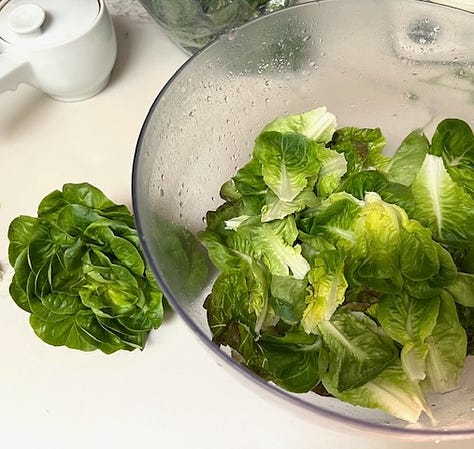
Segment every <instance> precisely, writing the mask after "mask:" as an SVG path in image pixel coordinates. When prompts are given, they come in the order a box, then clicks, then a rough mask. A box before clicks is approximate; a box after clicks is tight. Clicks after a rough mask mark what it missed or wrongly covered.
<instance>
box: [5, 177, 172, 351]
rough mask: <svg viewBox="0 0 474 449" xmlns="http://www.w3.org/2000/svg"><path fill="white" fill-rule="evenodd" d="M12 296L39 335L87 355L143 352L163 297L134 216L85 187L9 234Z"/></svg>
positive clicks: (46, 202) (71, 189)
mask: <svg viewBox="0 0 474 449" xmlns="http://www.w3.org/2000/svg"><path fill="white" fill-rule="evenodd" d="M8 238H9V240H10V245H9V260H10V263H11V265H12V266H13V267H14V269H15V274H14V276H13V279H12V282H11V285H10V294H11V296H12V298H13V299H14V300H15V302H16V303H17V304H18V306H19V307H21V308H22V309H24V310H25V311H27V312H29V313H30V314H31V315H30V324H31V326H32V328H33V330H34V331H35V333H36V334H37V335H38V336H39V337H40V338H41V339H42V340H44V341H45V342H47V343H49V344H51V345H54V346H63V345H64V346H67V347H69V348H73V349H80V350H83V351H92V350H95V349H100V350H101V351H103V352H105V353H112V352H115V351H117V350H119V349H125V350H133V349H135V348H140V349H143V347H144V345H145V342H146V339H147V336H148V333H149V331H150V330H151V329H154V328H157V327H159V326H160V324H161V322H162V319H163V303H162V300H163V296H162V293H161V291H160V289H159V288H158V285H157V284H156V281H155V279H154V278H153V275H152V273H151V271H150V270H149V269H148V267H147V265H146V262H145V259H144V256H143V254H142V251H141V247H140V243H139V239H138V235H137V231H136V230H135V224H134V220H133V217H132V215H131V214H130V212H129V211H128V209H127V208H126V207H125V206H120V205H116V204H115V203H113V202H112V201H111V200H109V199H108V198H107V197H106V196H105V195H104V194H103V193H102V192H101V191H100V190H99V189H97V188H95V187H93V186H91V185H90V184H87V183H82V184H65V185H64V186H63V189H62V191H59V190H56V191H54V192H52V193H51V194H49V195H48V196H46V197H45V198H44V199H43V200H42V202H41V203H40V205H39V207H38V217H29V216H20V217H17V218H15V219H14V220H13V221H12V223H11V224H10V227H9V231H8Z"/></svg>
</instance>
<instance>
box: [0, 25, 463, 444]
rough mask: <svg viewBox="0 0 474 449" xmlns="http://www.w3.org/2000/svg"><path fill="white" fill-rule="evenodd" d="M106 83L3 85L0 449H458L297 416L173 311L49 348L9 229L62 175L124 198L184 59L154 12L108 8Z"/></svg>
mask: <svg viewBox="0 0 474 449" xmlns="http://www.w3.org/2000/svg"><path fill="white" fill-rule="evenodd" d="M115 23H116V29H117V34H118V39H119V57H118V61H117V65H116V68H115V70H114V74H113V78H112V81H111V83H110V85H109V86H108V87H107V88H106V89H105V91H103V92H102V93H101V94H100V95H98V96H97V97H94V98H93V99H91V100H88V101H85V102H81V103H60V102H57V101H53V100H51V99H49V98H48V97H46V96H45V95H43V94H42V93H40V92H39V91H37V90H35V89H33V88H30V87H28V86H21V87H20V88H19V90H18V91H16V92H8V93H4V94H1V95H0V157H1V159H0V264H1V265H2V266H3V268H4V269H6V271H7V272H6V274H5V275H4V279H3V281H1V282H0V356H1V364H0V448H2V449H99V448H100V449H102V448H114V449H125V448H127V449H129V448H133V449H138V448H145V447H147V448H167V449H190V448H192V449H200V448H203V449H204V448H205V449H222V448H225V449H250V448H259V449H270V448H271V449H315V448H331V449H339V448H341V449H342V448H344V449H384V448H387V449H388V448H391V449H395V448H409V449H417V448H420V449H421V448H423V449H426V448H437V449H438V448H439V449H445V448H449V449H454V448H460V449H468V448H472V441H471V442H456V443H454V442H443V441H441V442H439V443H438V442H426V443H422V444H415V443H411V442H405V443H404V442H400V441H396V440H381V439H380V438H374V437H370V436H368V435H366V434H363V433H360V432H359V431H355V430H352V429H342V430H341V429H333V428H331V427H329V426H328V425H327V423H325V422H324V423H323V422H320V421H319V420H318V418H317V417H316V416H315V417H314V421H313V422H308V421H306V420H303V419H302V418H300V417H299V416H296V415H295V414H293V413H292V412H291V411H290V410H287V409H286V408H285V406H284V405H283V404H282V403H280V402H276V401H275V400H274V399H273V398H269V397H268V396H266V395H263V394H261V393H260V392H258V391H257V392H255V391H254V390H252V389H249V388H248V386H246V385H245V384H242V383H241V382H240V380H239V379H238V378H236V377H235V375H234V374H233V373H230V372H229V371H227V370H225V369H223V368H222V367H221V366H219V364H218V363H216V361H215V360H214V359H213V358H212V357H211V356H210V355H209V354H208V352H207V350H206V348H205V347H204V346H203V344H202V343H201V342H199V341H198V340H197V339H196V338H195V337H194V335H192V334H191V331H190V330H189V329H187V327H185V325H184V324H183V322H182V321H181V319H180V318H179V317H177V316H173V315H169V316H168V319H167V320H166V322H165V323H164V324H163V326H162V327H161V328H160V329H159V330H157V331H155V332H154V333H153V334H152V336H151V338H150V340H149V342H148V345H147V347H146V349H145V350H144V351H143V352H139V351H135V352H132V353H129V352H120V353H116V354H114V355H110V356H106V355H103V354H101V353H99V352H94V353H83V352H78V351H73V350H69V349H66V348H55V347H51V346H48V345H47V344H45V343H43V342H42V341H40V340H39V339H38V338H37V337H36V336H35V335H34V333H33V331H32V330H31V328H30V326H29V323H28V315H27V314H26V313H25V312H24V311H22V310H20V309H19V308H18V307H17V306H16V305H15V303H14V302H13V301H12V300H11V298H10V297H9V294H8V285H9V280H10V276H11V274H12V273H11V268H9V267H8V261H7V247H8V241H7V229H8V225H9V223H10V221H11V220H12V219H13V218H14V217H16V216H18V215H20V214H27V215H34V214H35V213H36V207H37V205H38V203H39V201H40V200H41V199H42V198H43V197H44V196H45V195H46V194H47V193H49V192H51V191H52V190H55V189H57V188H61V187H62V185H63V184H64V183H66V182H81V181H88V182H90V183H92V184H94V185H96V186H98V187H99V188H101V189H102V190H103V191H104V192H105V193H106V194H107V195H108V196H109V197H110V198H111V199H113V200H114V201H115V202H119V203H125V204H127V205H129V206H130V203H131V199H130V184H131V164H132V158H133V154H134V150H135V143H136V140H137V137H138V133H139V130H140V127H141V125H142V122H143V120H144V117H145V115H146V113H147V111H148V108H149V106H150V105H151V103H152V101H153V99H154V98H155V96H156V94H157V93H158V92H159V90H160V88H161V87H162V86H163V85H164V83H165V82H166V81H167V80H168V79H169V77H170V76H171V75H172V74H173V73H174V71H175V70H176V69H177V68H178V67H179V66H180V65H181V64H182V63H183V62H184V61H185V59H186V55H185V54H184V53H183V52H181V51H180V50H179V49H178V48H177V47H175V46H174V45H173V44H172V43H171V42H170V41H169V40H168V39H167V37H166V36H165V35H164V33H163V32H162V31H161V29H160V28H159V27H158V26H156V25H155V24H154V23H152V22H147V21H144V22H143V21H136V20H131V19H130V18H127V17H115Z"/></svg>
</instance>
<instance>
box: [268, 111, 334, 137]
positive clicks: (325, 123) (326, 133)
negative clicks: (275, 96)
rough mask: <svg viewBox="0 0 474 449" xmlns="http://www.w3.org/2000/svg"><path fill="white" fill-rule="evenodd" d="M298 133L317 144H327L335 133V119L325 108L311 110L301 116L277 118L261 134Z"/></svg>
mask: <svg viewBox="0 0 474 449" xmlns="http://www.w3.org/2000/svg"><path fill="white" fill-rule="evenodd" d="M267 131H278V132H280V133H298V134H302V135H303V136H306V137H307V138H308V139H310V140H314V141H316V142H319V143H328V142H329V141H330V140H331V138H332V136H333V134H334V132H335V131H336V117H335V116H334V115H333V114H331V113H330V112H328V111H327V109H326V108H325V107H321V108H317V109H313V110H311V111H308V112H304V113H303V114H297V115H289V116H287V117H278V118H276V119H275V120H273V121H272V122H271V123H269V124H268V125H267V126H265V128H263V131H262V132H267Z"/></svg>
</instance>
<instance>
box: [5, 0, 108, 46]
mask: <svg viewBox="0 0 474 449" xmlns="http://www.w3.org/2000/svg"><path fill="white" fill-rule="evenodd" d="M101 7H103V5H101V3H100V1H99V0H67V1H65V0H7V1H6V3H5V4H4V5H3V6H0V44H1V41H2V40H3V41H5V42H7V43H9V44H12V45H15V46H20V47H26V48H29V49H31V48H44V47H51V46H55V45H59V44H62V43H64V42H68V41H71V40H74V39H75V38H77V37H79V36H81V35H82V34H84V33H85V32H86V31H87V30H88V29H90V28H91V27H92V25H93V24H94V22H95V20H96V18H97V16H98V15H99V11H100V8H101Z"/></svg>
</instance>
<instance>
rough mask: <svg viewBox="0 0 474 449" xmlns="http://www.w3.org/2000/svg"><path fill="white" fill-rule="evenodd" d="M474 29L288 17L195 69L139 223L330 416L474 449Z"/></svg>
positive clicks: (358, 8) (413, 19)
mask: <svg viewBox="0 0 474 449" xmlns="http://www.w3.org/2000/svg"><path fill="white" fill-rule="evenodd" d="M473 19H474V16H473V14H472V13H469V12H466V11H462V10H459V9H455V8H450V7H446V6H442V5H435V4H432V3H428V2H422V1H416V0H396V1H395V0H393V1H392V0H325V1H320V2H312V3H308V4H302V5H299V6H295V7H291V8H288V9H286V10H283V11H280V12H277V13H275V14H272V15H269V16H267V17H263V18H261V19H258V20H256V21H254V22H252V23H250V24H247V25H245V26H243V27H241V28H239V29H237V30H236V31H233V32H232V33H231V34H229V35H224V36H222V37H221V38H220V39H219V40H217V41H216V42H214V43H213V44H211V45H210V46H209V47H207V48H206V49H205V50H204V51H202V52H200V53H199V54H198V55H196V56H194V57H192V58H191V59H190V60H189V61H188V62H187V63H186V64H185V65H184V66H183V67H182V68H181V69H180V70H179V71H178V72H177V73H176V74H175V76H174V77H173V79H172V80H171V81H170V82H169V83H168V85H167V86H166V87H165V88H164V89H163V90H162V92H161V93H160V94H159V95H158V97H157V99H156V101H155V102H154V104H153V106H152V108H151V110H150V113H149V115H148V116H147V118H146V121H145V123H144V126H143V129H142V132H141V135H140V138H139V141H138V145H137V151H136V156H135V161H134V168H133V201H134V211H135V218H136V222H137V228H138V232H139V235H140V238H141V242H142V245H143V247H144V251H145V254H146V256H147V258H148V260H149V262H150V265H151V267H152V269H153V271H154V273H155V275H156V278H157V280H158V282H159V284H160V286H161V288H162V290H163V293H164V295H165V296H166V297H167V299H168V301H169V303H170V304H171V306H172V307H173V308H174V309H175V310H176V311H177V313H178V314H179V315H180V316H181V317H182V318H183V319H184V320H185V322H186V323H187V324H188V325H189V326H190V327H191V328H192V329H193V331H194V332H195V333H196V335H197V336H198V337H199V338H200V339H201V340H202V341H203V342H204V344H205V345H207V347H208V348H209V349H210V350H211V351H212V352H213V353H214V354H215V355H216V356H217V357H219V358H220V359H222V360H224V361H225V363H224V365H225V366H228V367H230V368H231V369H232V370H234V372H236V373H237V375H238V376H240V378H241V379H242V381H244V380H247V381H249V380H250V384H251V385H254V386H255V387H256V388H258V389H259V390H260V391H262V392H267V393H269V397H270V398H272V397H273V398H276V397H279V398H280V399H282V398H283V400H284V401H286V403H287V404H291V405H292V406H293V410H294V412H295V413H298V414H300V415H304V416H307V417H309V419H313V420H314V421H315V422H318V421H319V420H321V419H328V420H331V421H332V422H333V423H338V424H345V425H350V426H352V427H357V428H361V429H366V430H369V431H373V432H378V433H385V434H389V435H392V436H403V437H413V438H472V437H474V360H473V359H474V357H472V355H471V354H473V351H474V345H473V338H474V226H473V223H474V135H473V126H474V84H473V80H474V47H473V46H472V42H473V39H474V31H473V28H472V22H473ZM270 400H271V399H270ZM276 403H277V402H276ZM276 406H277V405H276Z"/></svg>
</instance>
